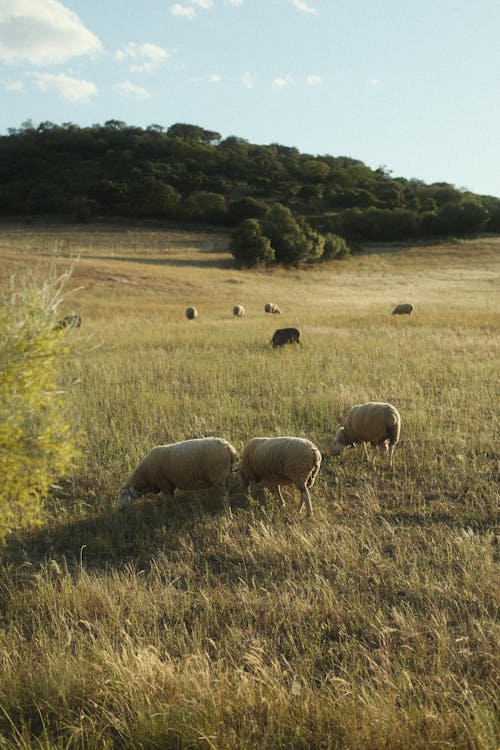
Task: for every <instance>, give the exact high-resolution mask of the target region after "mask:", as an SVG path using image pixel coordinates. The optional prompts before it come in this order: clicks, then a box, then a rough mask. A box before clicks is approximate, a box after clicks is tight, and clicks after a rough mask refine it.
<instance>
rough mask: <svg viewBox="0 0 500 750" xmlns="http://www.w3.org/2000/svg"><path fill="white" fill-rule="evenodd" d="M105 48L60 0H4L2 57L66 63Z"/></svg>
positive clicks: (9, 60) (0, 24) (0, 12)
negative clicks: (73, 58)
mask: <svg viewBox="0 0 500 750" xmlns="http://www.w3.org/2000/svg"><path fill="white" fill-rule="evenodd" d="M101 49H102V47H101V42H100V41H99V39H98V38H97V37H96V36H95V35H94V34H93V33H92V32H91V31H89V30H88V29H87V28H86V27H85V26H84V25H83V23H82V22H81V21H80V19H79V17H78V16H77V15H76V13H73V11H71V10H68V8H65V7H64V5H62V3H60V2H58V0H1V2H0V60H3V61H4V62H6V63H19V62H29V63H32V64H34V65H50V64H53V63H64V62H66V60H69V59H70V58H72V57H76V56H78V55H93V54H97V53H98V52H100V51H101Z"/></svg>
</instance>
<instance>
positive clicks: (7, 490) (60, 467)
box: [0, 277, 77, 541]
mask: <svg viewBox="0 0 500 750" xmlns="http://www.w3.org/2000/svg"><path fill="white" fill-rule="evenodd" d="M65 279H66V277H60V278H59V279H57V280H52V281H49V282H47V283H46V284H44V285H42V286H39V285H38V284H36V282H35V281H34V280H31V279H28V278H27V279H25V280H24V281H23V283H22V286H21V288H20V289H19V290H16V289H13V290H12V291H11V293H10V294H9V295H5V296H4V297H3V299H2V300H1V307H0V334H1V337H0V361H1V363H2V373H1V374H2V377H1V379H0V475H1V476H2V482H1V484H0V541H1V540H3V539H4V538H5V536H6V534H7V533H8V532H9V529H11V528H12V527H17V526H20V525H26V524H30V523H34V522H36V521H38V520H39V519H40V516H41V510H42V502H43V499H44V497H46V495H47V492H48V491H49V489H50V486H51V483H52V482H53V481H54V479H55V478H57V476H59V475H61V474H64V473H65V472H66V471H67V470H68V469H69V468H70V466H71V463H72V461H73V459H74V458H75V456H76V454H77V450H76V445H75V441H74V436H73V434H72V429H71V425H70V424H69V422H68V419H67V415H66V414H65V400H64V392H63V391H61V388H60V383H59V382H58V379H59V377H60V365H61V362H62V360H63V358H64V357H65V356H66V355H67V353H68V344H67V338H66V336H65V334H64V331H59V330H55V329H54V321H55V313H56V310H57V307H58V305H59V302H60V301H61V291H62V285H63V283H64V281H65Z"/></svg>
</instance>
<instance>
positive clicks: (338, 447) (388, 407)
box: [333, 401, 401, 469]
mask: <svg viewBox="0 0 500 750" xmlns="http://www.w3.org/2000/svg"><path fill="white" fill-rule="evenodd" d="M400 431H401V417H400V414H399V412H398V410H397V409H396V407H395V406H392V404H385V403H381V402H379V401H368V402H367V403H365V404H357V405H356V406H353V407H352V409H350V410H349V412H348V414H347V417H346V420H345V422H344V426H343V427H341V428H340V430H339V431H338V432H337V434H336V435H335V437H334V439H333V455H334V456H340V454H341V453H342V451H343V450H344V448H346V447H347V446H348V445H356V444H358V443H363V451H364V455H365V458H366V459H367V460H369V457H368V450H367V447H366V444H367V443H371V445H372V448H373V449H374V455H373V463H375V458H376V456H377V452H378V451H381V452H382V453H387V451H389V468H390V469H392V455H393V453H394V448H395V446H396V444H397V442H398V441H399V433H400Z"/></svg>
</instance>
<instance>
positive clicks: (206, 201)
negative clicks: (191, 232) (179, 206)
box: [183, 190, 227, 223]
mask: <svg viewBox="0 0 500 750" xmlns="http://www.w3.org/2000/svg"><path fill="white" fill-rule="evenodd" d="M183 213H184V216H185V217H186V218H187V219H190V220H191V221H208V222H210V221H213V222H215V223H219V222H223V221H224V219H225V218H226V215H227V207H226V201H225V199H224V196H222V195H219V194H218V193H211V192H206V191H203V190H200V191H199V192H195V193H192V194H191V195H190V196H189V198H188V199H187V200H186V201H185V203H184V206H183Z"/></svg>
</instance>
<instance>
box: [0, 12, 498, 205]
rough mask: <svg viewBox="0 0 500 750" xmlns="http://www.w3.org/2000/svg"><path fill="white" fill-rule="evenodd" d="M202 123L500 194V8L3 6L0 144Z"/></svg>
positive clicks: (398, 173) (255, 138) (0, 15)
mask: <svg viewBox="0 0 500 750" xmlns="http://www.w3.org/2000/svg"><path fill="white" fill-rule="evenodd" d="M28 119H31V120H32V121H33V123H34V124H35V125H38V123H39V122H43V121H46V120H50V121H51V122H54V123H57V124H60V123H63V122H73V123H75V124H77V125H80V126H85V125H91V124H93V123H101V124H102V123H104V122H105V121H106V120H109V119H118V120H123V121H124V122H126V123H127V124H128V125H138V126H141V127H146V126H148V125H151V124H153V123H155V124H159V125H162V126H164V127H165V128H168V127H169V126H170V125H172V124H174V123H176V122H186V123H191V124H194V125H200V126H202V127H204V128H207V129H209V130H215V131H217V132H219V133H220V134H221V135H222V137H223V138H225V137H227V136H229V135H236V136H238V137H241V138H245V139H246V140H248V141H250V142H252V143H258V144H268V143H280V144H282V145H284V146H295V147H296V148H298V149H299V150H300V151H302V152H306V153H310V154H313V155H316V154H331V155H333V156H350V157H352V158H355V159H361V160H362V161H364V162H365V164H367V165H368V166H370V167H373V168H377V167H378V166H384V167H385V168H386V169H387V170H389V171H390V172H391V173H392V174H393V175H394V176H402V177H406V178H417V179H421V180H424V181H425V182H428V183H431V182H439V181H444V182H450V183H452V184H454V185H455V186H456V187H458V188H464V189H468V190H472V191H473V192H475V193H481V194H489V195H496V196H498V197H500V0H418V2H417V0H413V1H412V2H410V1H409V0H178V2H175V1H174V0H133V2H132V1H131V0H0V133H6V132H7V129H8V128H16V127H19V126H20V125H21V123H22V122H24V121H26V120H28Z"/></svg>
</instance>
